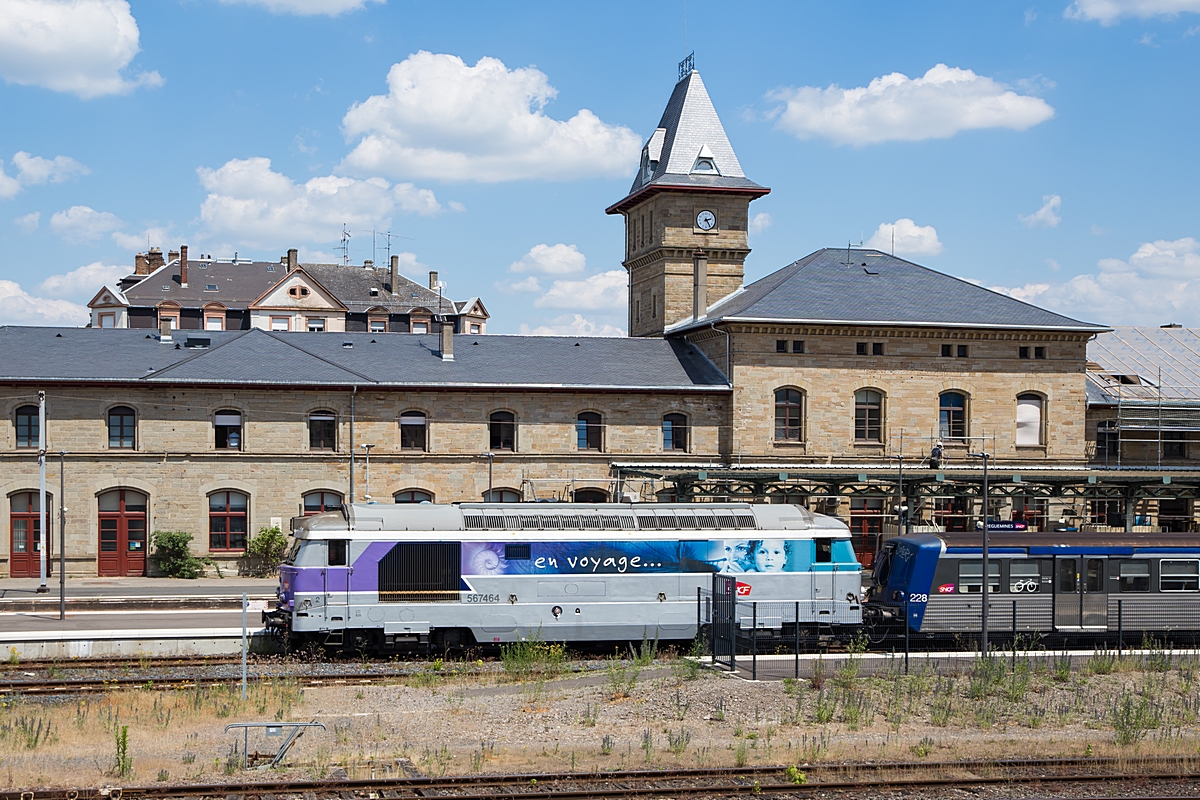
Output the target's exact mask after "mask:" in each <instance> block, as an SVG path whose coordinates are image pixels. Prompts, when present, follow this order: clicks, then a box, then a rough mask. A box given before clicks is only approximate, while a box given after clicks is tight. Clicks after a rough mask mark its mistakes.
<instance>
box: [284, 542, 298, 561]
mask: <svg viewBox="0 0 1200 800" xmlns="http://www.w3.org/2000/svg"><path fill="white" fill-rule="evenodd" d="M299 554H300V540H299V539H293V540H292V546H291V547H289V548H288V552H287V556H286V557H285V558H284V559H283V563H285V564H287V565H289V566H295V565H296V556H297V555H299Z"/></svg>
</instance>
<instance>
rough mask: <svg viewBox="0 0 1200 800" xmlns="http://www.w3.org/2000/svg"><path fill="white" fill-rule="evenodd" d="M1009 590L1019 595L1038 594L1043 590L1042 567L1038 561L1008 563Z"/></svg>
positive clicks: (1013, 561)
mask: <svg viewBox="0 0 1200 800" xmlns="http://www.w3.org/2000/svg"><path fill="white" fill-rule="evenodd" d="M1008 590H1009V591H1010V592H1014V593H1017V594H1036V593H1037V592H1040V591H1041V590H1042V574H1041V567H1040V566H1039V564H1038V562H1036V561H1018V560H1016V559H1014V560H1012V561H1010V562H1008Z"/></svg>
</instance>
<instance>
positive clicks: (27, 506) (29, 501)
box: [8, 492, 54, 578]
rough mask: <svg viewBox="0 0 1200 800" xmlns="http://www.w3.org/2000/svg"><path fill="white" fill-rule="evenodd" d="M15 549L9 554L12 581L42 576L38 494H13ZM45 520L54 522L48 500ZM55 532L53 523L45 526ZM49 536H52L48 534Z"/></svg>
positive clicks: (49, 568)
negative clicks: (13, 579)
mask: <svg viewBox="0 0 1200 800" xmlns="http://www.w3.org/2000/svg"><path fill="white" fill-rule="evenodd" d="M11 504H12V506H11V508H12V511H11V516H10V517H9V519H10V522H11V527H12V548H11V549H10V550H9V551H8V552H9V557H8V574H9V575H10V576H11V577H13V578H36V577H38V576H39V575H41V574H42V563H41V549H40V548H41V544H42V539H41V535H40V534H41V527H40V526H41V520H39V519H38V516H39V515H38V493H37V492H21V493H20V494H14V495H13V496H12V500H11ZM46 507H47V510H46V519H47V521H48V522H51V523H52V522H53V520H54V517H53V516H52V515H51V513H50V509H51V508H53V505H52V504H51V503H50V498H49V497H47V498H46ZM46 529H47V531H49V532H50V533H52V532H53V531H54V527H53V525H52V524H48V525H47V526H46ZM47 535H49V534H47ZM52 567H53V562H52V561H50V560H47V561H46V574H47V575H49V574H50V572H51V571H52Z"/></svg>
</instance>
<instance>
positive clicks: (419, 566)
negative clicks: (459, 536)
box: [379, 542, 462, 603]
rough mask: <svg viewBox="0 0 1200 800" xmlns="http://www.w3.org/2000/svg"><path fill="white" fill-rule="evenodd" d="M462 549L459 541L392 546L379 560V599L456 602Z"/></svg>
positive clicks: (410, 543)
mask: <svg viewBox="0 0 1200 800" xmlns="http://www.w3.org/2000/svg"><path fill="white" fill-rule="evenodd" d="M461 550H462V545H461V544H459V543H458V542H436V543H415V542H400V543H399V544H396V545H393V546H392V549H391V550H389V551H388V554H387V555H386V556H384V557H383V558H382V559H380V561H379V602H381V603H439V602H441V603H450V602H455V603H456V602H458V600H459V587H460V585H461V581H462V563H461Z"/></svg>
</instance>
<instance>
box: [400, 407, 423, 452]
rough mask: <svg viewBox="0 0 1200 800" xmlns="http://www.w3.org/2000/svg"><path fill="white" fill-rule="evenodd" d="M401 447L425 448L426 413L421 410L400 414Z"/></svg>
mask: <svg viewBox="0 0 1200 800" xmlns="http://www.w3.org/2000/svg"><path fill="white" fill-rule="evenodd" d="M400 449H401V450H421V451H424V449H425V415H424V414H422V413H421V412H419V411H405V412H404V413H403V414H401V415H400Z"/></svg>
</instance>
